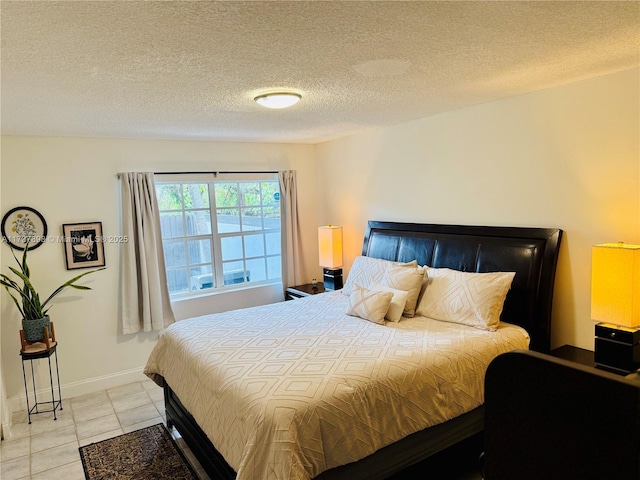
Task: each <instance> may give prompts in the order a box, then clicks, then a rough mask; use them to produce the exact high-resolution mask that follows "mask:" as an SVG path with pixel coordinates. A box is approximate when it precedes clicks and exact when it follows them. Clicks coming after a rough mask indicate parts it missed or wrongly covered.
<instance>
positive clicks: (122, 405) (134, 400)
mask: <svg viewBox="0 0 640 480" xmlns="http://www.w3.org/2000/svg"><path fill="white" fill-rule="evenodd" d="M111 403H112V404H113V409H114V410H115V411H116V413H117V412H122V411H124V410H130V409H132V408H135V407H140V406H142V405H148V404H150V403H152V402H151V398H149V395H148V394H147V392H145V391H144V390H143V391H141V392H139V393H132V394H130V395H125V396H120V397H116V398H114V399H113V400H111Z"/></svg>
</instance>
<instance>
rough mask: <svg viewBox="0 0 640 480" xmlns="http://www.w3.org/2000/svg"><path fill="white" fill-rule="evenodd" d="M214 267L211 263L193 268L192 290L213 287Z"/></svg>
mask: <svg viewBox="0 0 640 480" xmlns="http://www.w3.org/2000/svg"><path fill="white" fill-rule="evenodd" d="M213 284H214V280H213V268H211V265H202V266H200V267H194V268H191V290H192V291H193V290H205V289H207V288H213Z"/></svg>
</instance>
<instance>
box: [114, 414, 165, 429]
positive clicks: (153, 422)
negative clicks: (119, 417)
mask: <svg viewBox="0 0 640 480" xmlns="http://www.w3.org/2000/svg"><path fill="white" fill-rule="evenodd" d="M158 423H163V424H164V422H163V421H162V417H159V416H158V417H154V418H150V419H149V420H145V421H144V422H140V423H134V424H133V425H128V426H126V427H125V426H123V427H122V430H124V433H129V432H133V431H135V430H140V429H141V428H146V427H152V426H153V425H157V424H158Z"/></svg>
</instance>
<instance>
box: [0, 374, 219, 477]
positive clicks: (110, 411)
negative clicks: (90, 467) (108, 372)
mask: <svg viewBox="0 0 640 480" xmlns="http://www.w3.org/2000/svg"><path fill="white" fill-rule="evenodd" d="M63 406H64V410H58V412H57V413H58V415H57V417H58V420H53V413H51V412H48V413H43V414H39V415H32V416H31V419H32V424H31V425H29V424H28V423H27V411H26V410H22V411H19V412H15V413H14V414H13V417H12V422H13V424H12V427H11V437H10V438H9V439H8V440H5V441H3V442H1V443H0V459H2V462H1V464H0V468H1V470H0V479H1V480H48V479H51V480H62V479H64V480H84V472H83V469H82V462H81V461H80V454H79V452H78V447H79V446H84V445H88V444H90V443H96V442H100V441H102V440H107V439H109V438H113V437H116V436H118V435H122V434H123V433H128V432H131V431H134V430H138V429H140V428H145V427H148V426H152V425H156V424H158V423H163V424H165V425H166V420H165V411H164V396H163V392H162V389H161V388H160V387H158V386H157V385H156V384H155V383H153V382H152V381H151V380H146V379H145V380H141V381H139V382H134V383H132V384H129V385H124V386H122V387H116V388H113V389H109V390H103V391H101V392H97V393H93V394H90V395H83V396H81V397H75V398H72V399H68V400H63ZM115 412H117V413H115ZM171 433H172V435H173V436H174V438H176V437H177V438H178V439H180V435H179V434H178V433H177V430H175V429H173V430H172V432H171ZM180 441H181V442H182V445H181V449H182V450H183V452H184V454H185V456H186V457H187V459H189V460H190V461H193V468H194V470H195V471H196V473H197V474H198V476H199V478H201V479H202V480H209V477H207V476H206V474H204V472H202V467H200V465H199V464H198V463H197V461H196V460H195V457H193V454H192V453H191V452H190V450H189V449H188V448H187V447H186V446H185V445H184V442H183V441H182V440H181V439H180ZM29 452H31V454H29Z"/></svg>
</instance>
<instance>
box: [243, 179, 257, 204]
mask: <svg viewBox="0 0 640 480" xmlns="http://www.w3.org/2000/svg"><path fill="white" fill-rule="evenodd" d="M240 191H241V192H242V200H243V201H242V205H243V206H248V207H251V206H253V205H260V204H261V203H262V201H261V197H260V184H259V183H241V184H240Z"/></svg>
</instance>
